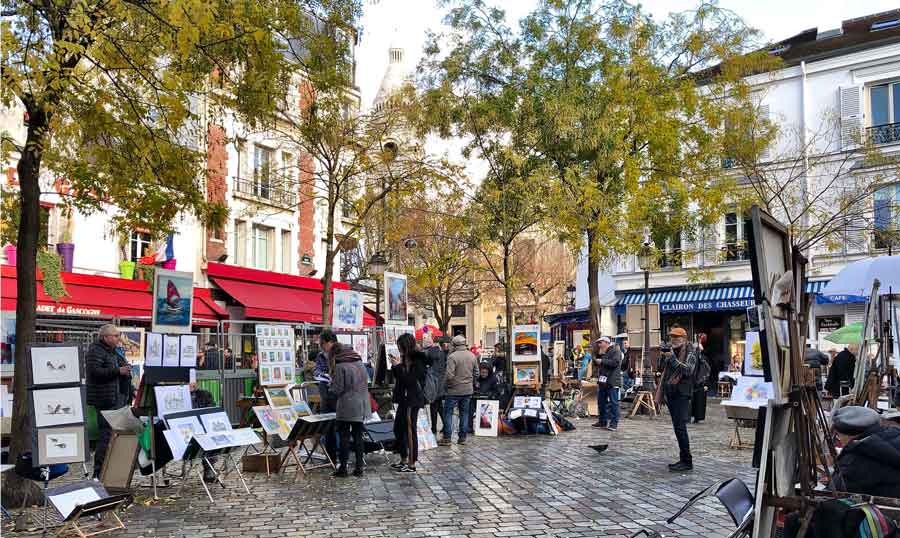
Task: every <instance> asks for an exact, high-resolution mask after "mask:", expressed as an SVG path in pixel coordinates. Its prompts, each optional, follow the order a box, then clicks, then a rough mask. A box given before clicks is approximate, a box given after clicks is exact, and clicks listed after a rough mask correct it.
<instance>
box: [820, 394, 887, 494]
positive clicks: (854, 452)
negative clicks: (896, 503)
mask: <svg viewBox="0 0 900 538" xmlns="http://www.w3.org/2000/svg"><path fill="white" fill-rule="evenodd" d="M831 424H832V428H833V429H834V432H835V434H837V438H838V440H839V441H840V443H841V444H842V445H843V447H844V448H843V450H841V453H840V454H838V457H837V460H836V461H835V473H834V477H833V480H832V483H833V484H834V488H835V489H836V490H837V491H847V492H850V493H860V494H863V495H876V496H878V497H900V428H897V427H887V426H882V425H881V415H879V414H878V412H877V411H875V410H874V409H870V408H868V407H859V406H849V407H842V408H840V409H838V410H836V411H835V412H834V413H832V415H831Z"/></svg>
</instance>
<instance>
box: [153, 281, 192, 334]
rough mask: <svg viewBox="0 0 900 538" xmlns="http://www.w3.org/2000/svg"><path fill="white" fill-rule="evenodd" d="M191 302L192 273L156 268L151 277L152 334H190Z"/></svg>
mask: <svg viewBox="0 0 900 538" xmlns="http://www.w3.org/2000/svg"><path fill="white" fill-rule="evenodd" d="M193 302H194V274H193V273H187V272H180V271H169V270H166V269H159V268H157V269H156V273H155V274H154V275H153V318H152V326H153V332H160V333H189V332H191V314H192V312H193Z"/></svg>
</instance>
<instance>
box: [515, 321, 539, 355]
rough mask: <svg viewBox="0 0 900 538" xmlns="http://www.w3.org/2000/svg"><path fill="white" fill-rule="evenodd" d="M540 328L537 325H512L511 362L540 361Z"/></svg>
mask: <svg viewBox="0 0 900 538" xmlns="http://www.w3.org/2000/svg"><path fill="white" fill-rule="evenodd" d="M540 339H541V328H540V326H539V325H516V326H514V327H513V350H512V351H513V352H512V360H513V362H540V361H541V354H540V353H541V348H540V341H541V340H540Z"/></svg>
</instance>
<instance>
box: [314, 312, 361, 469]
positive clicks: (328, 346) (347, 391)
mask: <svg viewBox="0 0 900 538" xmlns="http://www.w3.org/2000/svg"><path fill="white" fill-rule="evenodd" d="M319 342H320V343H321V344H322V349H323V350H324V351H325V353H327V354H328V359H329V364H332V365H333V369H332V373H331V383H330V384H329V386H328V392H329V395H330V396H331V398H332V399H333V400H334V402H335V424H336V426H337V431H338V435H339V437H340V449H339V452H338V456H339V462H340V464H339V465H338V468H337V469H336V470H335V471H334V473H333V476H336V477H345V476H347V460H348V459H349V458H350V436H351V435H352V436H353V448H354V449H355V451H356V467H354V468H353V476H362V475H363V449H364V448H365V447H364V444H363V422H364V421H365V420H366V417H368V416H369V415H371V404H370V403H369V376H368V374H367V373H366V369H365V368H364V367H363V362H362V357H360V356H359V353H357V352H356V351H355V350H354V349H353V348H352V347H345V346H342V345H341V344H340V343H339V342H338V341H337V335H335V334H334V333H333V332H332V331H330V330H327V329H326V330H324V331H322V333H321V334H320V335H319Z"/></svg>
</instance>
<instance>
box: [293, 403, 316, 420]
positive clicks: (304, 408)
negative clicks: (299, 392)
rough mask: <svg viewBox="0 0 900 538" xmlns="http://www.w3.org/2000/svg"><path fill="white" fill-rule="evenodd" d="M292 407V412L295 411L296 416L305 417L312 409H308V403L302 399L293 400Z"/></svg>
mask: <svg viewBox="0 0 900 538" xmlns="http://www.w3.org/2000/svg"><path fill="white" fill-rule="evenodd" d="M292 407H293V409H294V413H296V414H297V416H298V417H306V416H309V415H311V414H312V409H310V407H309V404H308V403H306V402H305V401H304V400H294V405H293V406H292Z"/></svg>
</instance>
